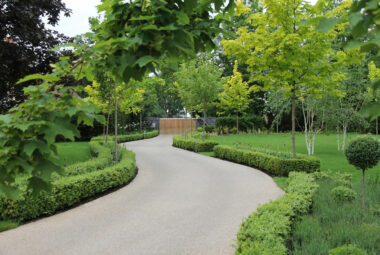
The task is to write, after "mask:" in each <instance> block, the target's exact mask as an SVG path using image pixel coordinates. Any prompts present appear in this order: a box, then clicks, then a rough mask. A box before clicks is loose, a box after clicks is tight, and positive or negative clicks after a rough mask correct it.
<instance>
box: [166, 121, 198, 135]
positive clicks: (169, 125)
mask: <svg viewBox="0 0 380 255" xmlns="http://www.w3.org/2000/svg"><path fill="white" fill-rule="evenodd" d="M185 127H186V132H190V131H195V129H196V119H160V134H182V133H184V132H185Z"/></svg>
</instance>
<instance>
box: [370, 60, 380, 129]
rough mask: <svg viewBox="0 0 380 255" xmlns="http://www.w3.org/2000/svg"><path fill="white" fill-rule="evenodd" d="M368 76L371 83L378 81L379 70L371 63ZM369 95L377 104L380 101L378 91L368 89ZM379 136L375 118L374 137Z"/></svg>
mask: <svg viewBox="0 0 380 255" xmlns="http://www.w3.org/2000/svg"><path fill="white" fill-rule="evenodd" d="M368 69H369V74H368V77H369V79H370V80H371V81H376V80H379V79H380V68H377V67H376V65H375V63H374V62H373V61H372V62H370V63H369V65H368ZM368 92H369V94H370V95H372V98H371V99H372V101H374V102H378V101H379V99H380V89H377V90H373V89H372V88H369V91H368ZM378 134H379V117H378V116H377V117H376V135H378Z"/></svg>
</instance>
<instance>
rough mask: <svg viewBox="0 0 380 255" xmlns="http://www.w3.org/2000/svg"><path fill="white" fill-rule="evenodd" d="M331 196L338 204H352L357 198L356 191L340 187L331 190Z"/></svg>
mask: <svg viewBox="0 0 380 255" xmlns="http://www.w3.org/2000/svg"><path fill="white" fill-rule="evenodd" d="M331 194H332V196H333V198H334V200H335V201H337V202H350V201H353V200H354V199H355V198H356V195H357V194H356V192H355V190H353V189H351V188H348V187H345V186H338V187H335V188H333V189H332V190H331Z"/></svg>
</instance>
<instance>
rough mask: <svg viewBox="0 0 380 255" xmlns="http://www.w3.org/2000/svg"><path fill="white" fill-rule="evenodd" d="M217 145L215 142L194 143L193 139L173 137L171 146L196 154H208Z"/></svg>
mask: <svg viewBox="0 0 380 255" xmlns="http://www.w3.org/2000/svg"><path fill="white" fill-rule="evenodd" d="M216 145H218V143H217V142H215V141H210V140H204V141H202V140H197V142H196V143H195V140H194V139H185V138H183V137H182V136H181V135H179V136H175V137H173V146H174V147H177V148H181V149H185V150H189V151H195V150H196V151H197V152H210V151H213V148H214V147H215V146H216Z"/></svg>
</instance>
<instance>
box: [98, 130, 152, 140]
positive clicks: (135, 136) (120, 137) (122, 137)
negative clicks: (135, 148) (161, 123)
mask: <svg viewBox="0 0 380 255" xmlns="http://www.w3.org/2000/svg"><path fill="white" fill-rule="evenodd" d="M156 136H158V131H157V130H153V131H150V132H146V133H145V134H144V133H136V134H130V135H118V136H117V141H118V143H125V142H131V141H136V140H142V139H148V138H153V137H156ZM113 138H114V137H113V136H112V135H110V136H108V140H109V141H113ZM104 139H105V138H104V137H103V136H97V137H93V138H92V139H91V141H99V142H103V141H104Z"/></svg>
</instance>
